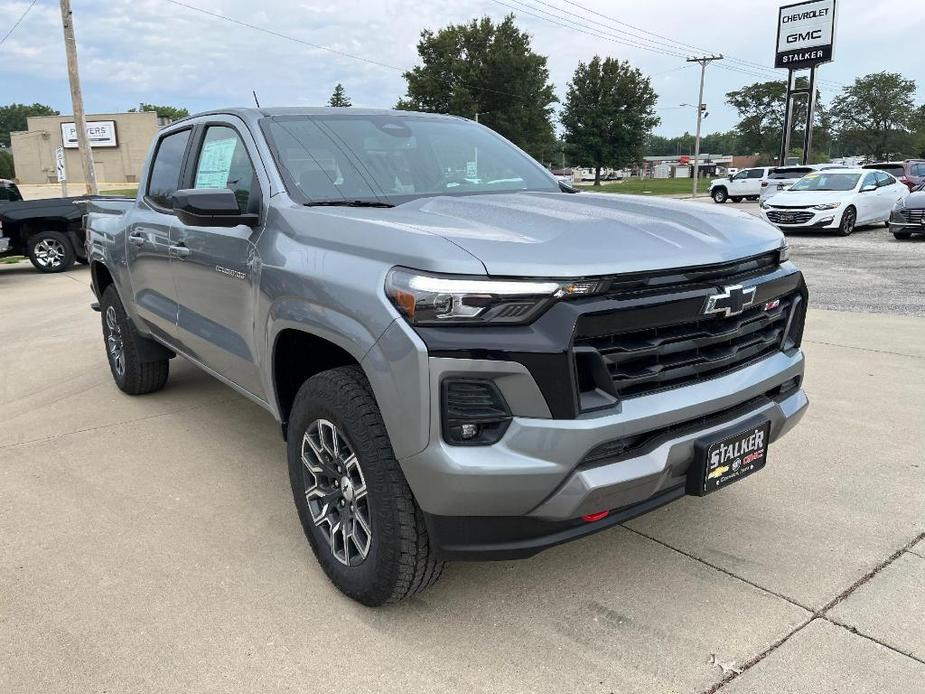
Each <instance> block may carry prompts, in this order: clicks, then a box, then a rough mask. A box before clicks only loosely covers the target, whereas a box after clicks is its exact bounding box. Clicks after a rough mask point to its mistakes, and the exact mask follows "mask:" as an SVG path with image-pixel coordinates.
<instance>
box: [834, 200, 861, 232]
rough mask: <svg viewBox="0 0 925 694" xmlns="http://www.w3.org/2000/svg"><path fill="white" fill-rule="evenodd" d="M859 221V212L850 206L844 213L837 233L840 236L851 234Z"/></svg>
mask: <svg viewBox="0 0 925 694" xmlns="http://www.w3.org/2000/svg"><path fill="white" fill-rule="evenodd" d="M857 221H858V213H857V212H855V211H854V208H853V207H849V208H848V209H847V210H845V211H844V212H843V213H842V216H841V223H840V224H839V225H838V231H837V232H836V233H837V234H838V235H839V236H850V235H851V232H852V231H854V227H855V225H856V224H857Z"/></svg>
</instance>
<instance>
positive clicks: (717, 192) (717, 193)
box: [710, 188, 729, 205]
mask: <svg viewBox="0 0 925 694" xmlns="http://www.w3.org/2000/svg"><path fill="white" fill-rule="evenodd" d="M710 197H712V198H713V202H715V203H716V204H717V205H722V204H723V203H724V202H726V200H728V199H729V193H727V192H726V189H725V188H714V189H713V192H712V193H710Z"/></svg>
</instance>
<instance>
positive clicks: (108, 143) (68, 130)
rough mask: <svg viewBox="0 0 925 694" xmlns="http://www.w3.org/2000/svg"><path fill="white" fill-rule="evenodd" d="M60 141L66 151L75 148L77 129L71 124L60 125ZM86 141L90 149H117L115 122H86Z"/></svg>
mask: <svg viewBox="0 0 925 694" xmlns="http://www.w3.org/2000/svg"><path fill="white" fill-rule="evenodd" d="M61 139H62V140H63V142H64V146H65V147H67V148H68V149H76V148H77V127H76V126H75V125H74V124H73V123H62V124H61ZM87 139H88V140H90V146H91V147H117V146H118V145H119V142H118V140H116V122H115V121H112V120H97V121H87Z"/></svg>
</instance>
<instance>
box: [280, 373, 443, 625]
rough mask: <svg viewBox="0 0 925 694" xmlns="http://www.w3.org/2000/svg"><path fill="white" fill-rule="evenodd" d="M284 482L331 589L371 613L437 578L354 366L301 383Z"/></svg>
mask: <svg viewBox="0 0 925 694" xmlns="http://www.w3.org/2000/svg"><path fill="white" fill-rule="evenodd" d="M288 457H289V481H290V484H291V485H292V495H293V499H294V500H295V505H296V510H297V511H298V513H299V519H300V520H301V522H302V528H303V530H304V531H305V536H306V537H307V538H308V542H309V544H310V545H311V548H312V551H313V552H314V554H315V557H316V558H317V559H318V563H319V564H321V568H322V569H324V572H325V574H327V577H328V578H329V579H330V580H331V582H332V583H333V584H334V585H335V586H337V588H338V589H339V590H340V591H341V592H343V593H344V594H345V595H347V596H348V597H351V598H353V599H354V600H357V601H358V602H361V603H363V604H364V605H368V606H370V607H377V606H379V605H384V604H386V603H390V602H397V601H399V600H401V599H403V598H406V597H408V596H411V595H414V594H415V593H418V592H420V591H422V590H424V589H425V588H427V587H428V586H430V585H432V584H433V583H434V582H436V580H437V579H438V578H439V577H440V574H441V573H442V571H443V566H444V565H443V562H441V561H440V560H438V558H437V556H436V553H435V552H434V549H433V548H432V547H431V545H430V541H429V537H428V534H427V529H426V527H425V525H424V517H423V514H422V513H421V509H420V508H418V505H417V503H416V502H415V500H414V496H413V495H412V493H411V489H410V488H409V487H408V483H407V481H405V477H404V475H403V474H402V471H401V468H400V467H399V465H398V461H396V460H395V454H394V453H393V452H392V445H391V443H390V442H389V437H388V434H387V432H386V430H385V424H384V423H383V421H382V415H381V414H380V413H379V408H378V406H377V405H376V400H375V398H374V397H373V394H372V391H371V389H370V386H369V382H368V381H367V380H366V376H365V375H364V374H363V371H362V370H361V369H360V368H359V367H358V366H345V367H340V368H337V369H331V370H330V371H325V372H322V373H320V374H318V375H316V376H313V377H312V378H310V379H308V380H307V381H306V382H305V383H304V384H303V385H302V387H301V388H300V389H299V392H298V394H297V395H296V398H295V403H294V404H293V406H292V414H291V417H290V420H289V435H288Z"/></svg>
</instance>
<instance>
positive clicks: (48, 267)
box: [26, 231, 76, 272]
mask: <svg viewBox="0 0 925 694" xmlns="http://www.w3.org/2000/svg"><path fill="white" fill-rule="evenodd" d="M26 250H27V252H28V254H29V260H30V261H31V262H32V265H33V266H34V267H35V269H36V270H38V271H39V272H64V271H65V270H68V269H70V267H71V266H72V265H73V264H74V260H75V259H76V254H75V253H74V247H73V246H71V242H70V240H69V239H68V238H67V236H65V235H64V234H62V233H61V232H60V231H40V232H39V233H37V234H35V235H34V236H32V237H31V238H30V239H29V242H28V244H27V247H26Z"/></svg>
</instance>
